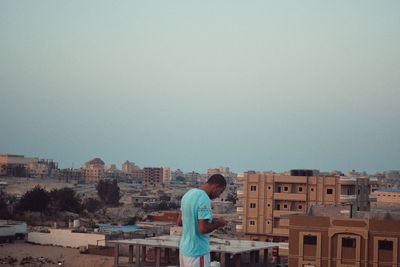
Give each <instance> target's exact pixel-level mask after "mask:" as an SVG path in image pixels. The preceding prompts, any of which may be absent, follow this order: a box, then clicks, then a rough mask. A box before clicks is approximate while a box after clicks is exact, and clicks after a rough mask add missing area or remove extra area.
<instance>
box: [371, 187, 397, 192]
mask: <svg viewBox="0 0 400 267" xmlns="http://www.w3.org/2000/svg"><path fill="white" fill-rule="evenodd" d="M375 192H386V193H400V188H383V189H378V190H376V191H375Z"/></svg>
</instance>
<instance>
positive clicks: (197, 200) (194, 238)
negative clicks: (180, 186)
mask: <svg viewBox="0 0 400 267" xmlns="http://www.w3.org/2000/svg"><path fill="white" fill-rule="evenodd" d="M181 211H182V225H183V227H182V238H181V242H180V244H179V250H180V253H182V255H184V256H189V257H198V256H201V255H205V254H207V253H210V242H209V239H208V234H202V233H200V231H199V223H198V220H208V221H209V222H212V211H211V199H210V198H209V197H208V195H207V194H206V192H204V191H203V190H201V189H196V188H194V189H191V190H189V191H188V192H187V193H186V194H185V195H184V196H183V197H182V200H181Z"/></svg>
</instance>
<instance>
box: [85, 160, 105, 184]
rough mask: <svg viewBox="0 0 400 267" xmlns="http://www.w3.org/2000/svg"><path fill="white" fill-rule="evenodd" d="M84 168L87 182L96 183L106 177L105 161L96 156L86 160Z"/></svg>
mask: <svg viewBox="0 0 400 267" xmlns="http://www.w3.org/2000/svg"><path fill="white" fill-rule="evenodd" d="M84 170H85V181H86V183H96V182H98V181H99V180H100V179H102V178H104V177H105V168H104V161H102V160H101V159H100V158H94V159H92V160H90V161H88V162H86V163H85V167H84Z"/></svg>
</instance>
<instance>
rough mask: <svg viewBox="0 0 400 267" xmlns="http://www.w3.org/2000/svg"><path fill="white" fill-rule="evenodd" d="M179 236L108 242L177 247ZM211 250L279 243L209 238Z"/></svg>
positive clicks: (235, 250)
mask: <svg viewBox="0 0 400 267" xmlns="http://www.w3.org/2000/svg"><path fill="white" fill-rule="evenodd" d="M180 239H181V237H180V236H176V235H164V236H157V237H150V238H135V239H124V240H112V241H109V242H110V243H115V244H125V245H143V246H149V247H160V248H179V242H180ZM210 245H211V251H212V252H225V253H231V254H239V253H244V252H250V251H256V250H260V249H269V248H274V247H279V243H273V242H261V241H249V240H238V239H237V240H230V239H219V238H210Z"/></svg>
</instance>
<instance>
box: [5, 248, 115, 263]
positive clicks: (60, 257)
mask: <svg viewBox="0 0 400 267" xmlns="http://www.w3.org/2000/svg"><path fill="white" fill-rule="evenodd" d="M10 257H11V258H12V259H11V258H10ZM24 259H25V260H24ZM10 260H12V261H13V263H11V262H10ZM58 261H61V262H63V265H62V266H65V267H92V266H99V267H112V266H113V263H114V258H113V257H104V256H96V255H84V254H79V250H78V249H73V248H62V247H53V246H40V245H33V244H28V243H13V244H1V245H0V266H1V267H6V266H7V267H9V266H25V267H28V266H29V267H36V266H42V267H48V266H58V264H57V263H58ZM21 263H23V264H21Z"/></svg>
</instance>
